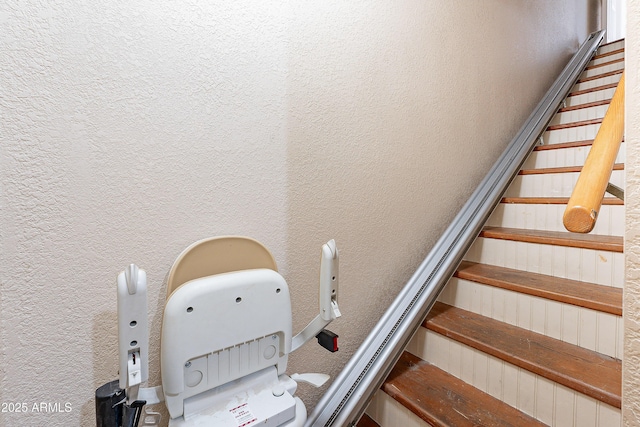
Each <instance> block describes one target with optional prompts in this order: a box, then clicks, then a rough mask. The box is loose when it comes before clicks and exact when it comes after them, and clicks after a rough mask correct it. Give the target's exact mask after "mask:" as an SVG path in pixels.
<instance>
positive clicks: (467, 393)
mask: <svg viewBox="0 0 640 427" xmlns="http://www.w3.org/2000/svg"><path fill="white" fill-rule="evenodd" d="M382 389H383V390H384V392H385V393H387V394H388V395H389V396H391V397H392V398H394V399H395V400H397V401H398V402H399V403H401V404H402V405H404V406H405V407H406V408H408V409H409V410H411V411H412V412H413V413H414V414H416V415H417V416H418V417H420V418H421V419H422V420H424V421H426V422H427V423H429V424H431V425H433V426H437V427H449V426H460V427H466V426H468V427H472V426H502V427H507V426H514V427H515V426H544V425H545V424H542V423H540V422H539V421H537V420H535V419H534V418H532V417H530V416H528V415H526V414H524V413H523V412H520V411H519V410H517V409H515V408H513V407H511V406H509V405H507V404H506V403H504V402H501V401H500V400H498V399H496V398H494V397H492V396H490V395H489V394H487V393H484V392H483V391H481V390H479V389H477V388H475V387H473V386H471V385H469V384H467V383H465V382H464V381H462V380H460V379H458V378H456V377H454V376H453V375H451V374H448V373H446V372H445V371H443V370H441V369H440V368H438V367H436V366H434V365H431V364H430V363H428V362H425V361H424V360H422V359H420V358H419V357H416V356H414V355H413V354H411V353H408V352H404V353H403V354H402V355H401V356H400V360H398V363H397V364H396V366H395V367H394V368H393V370H392V371H391V373H390V374H389V377H388V378H387V380H386V381H385V384H384V385H383V386H382Z"/></svg>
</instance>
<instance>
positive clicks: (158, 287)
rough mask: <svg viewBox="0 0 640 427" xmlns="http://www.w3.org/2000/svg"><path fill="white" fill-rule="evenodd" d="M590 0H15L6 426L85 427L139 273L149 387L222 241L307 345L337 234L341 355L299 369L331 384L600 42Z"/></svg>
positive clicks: (2, 172)
mask: <svg viewBox="0 0 640 427" xmlns="http://www.w3.org/2000/svg"><path fill="white" fill-rule="evenodd" d="M587 3H589V2H585V1H581V0H565V1H562V2H557V1H552V0H545V1H537V2H530V1H526V0H519V1H504V0H502V1H501V0H490V1H489V0H487V1H483V2H479V1H476V2H469V1H468V0H456V1H447V2H442V1H427V2H424V1H416V0H406V1H401V2H398V1H377V2H364V1H352V2H339V1H328V2H290V3H288V2H285V3H279V4H277V5H274V4H273V3H272V2H262V1H258V0H255V1H245V2H224V1H199V0H182V1H179V2H176V1H164V0H163V1H149V0H147V1H144V0H143V1H140V2H128V1H123V0H110V1H97V0H94V1H83V2H81V1H71V0H66V1H63V0H55V1H47V2H44V1H35V0H31V1H24V0H21V1H19V0H5V1H3V2H2V3H1V4H0V52H1V55H0V88H1V89H0V117H1V121H0V245H1V246H0V281H1V282H0V287H1V288H0V298H1V302H0V303H1V307H0V308H1V311H0V316H1V322H2V323H1V332H0V334H1V335H0V342H1V343H2V344H1V354H2V356H1V357H2V359H1V360H0V370H1V378H0V381H1V384H0V402H17V403H22V402H25V403H27V404H28V413H27V414H21V413H1V412H0V425H3V426H4V425H7V426H9V425H54V426H63V425H64V426H73V425H82V426H88V425H92V424H93V419H94V418H93V417H94V410H93V405H94V403H93V399H92V397H93V393H94V390H95V388H96V387H98V386H100V385H101V384H103V383H105V382H107V381H109V380H111V379H114V378H116V375H117V358H116V342H117V336H116V325H115V321H116V311H115V302H116V293H115V277H116V274H117V273H118V272H119V271H120V270H122V269H123V268H124V267H125V266H126V265H127V264H128V263H130V262H135V263H137V264H138V265H140V266H141V267H142V268H144V269H146V270H147V273H148V276H149V282H150V283H149V288H150V290H149V320H150V325H151V336H152V340H151V347H152V348H151V352H152V360H151V365H150V368H151V371H152V375H151V381H150V383H151V385H157V384H158V383H159V373H158V369H159V364H158V336H159V332H160V323H161V316H162V307H163V303H164V301H163V298H164V292H165V286H166V283H165V282H166V275H167V272H168V270H169V268H170V266H171V263H172V262H173V260H174V258H175V257H176V256H177V255H178V253H179V252H180V251H181V250H182V249H183V248H184V247H186V246H187V245H188V244H190V243H191V242H193V241H195V240H197V239H200V238H204V237H208V236H214V235H222V234H244V235H249V236H252V237H254V238H257V239H258V240H260V241H262V242H263V243H265V244H266V245H267V246H268V247H269V248H270V249H271V250H272V251H273V252H274V255H275V257H276V259H277V261H278V263H279V265H280V268H281V271H282V272H283V274H284V275H285V277H286V278H287V280H288V281H289V284H290V286H291V288H292V295H293V307H294V323H295V330H296V331H297V330H299V329H301V328H302V327H303V326H304V325H305V324H306V323H307V322H308V321H309V320H311V318H312V317H313V316H314V313H315V310H316V307H317V277H318V261H319V249H320V245H321V244H322V243H323V242H324V241H326V240H328V239H330V238H335V239H336V241H337V242H338V246H339V248H340V249H341V289H340V293H341V294H340V303H341V308H342V312H343V318H342V319H340V320H339V321H338V322H336V324H335V328H333V329H335V331H336V332H338V333H339V334H340V335H341V341H340V342H341V352H339V353H336V354H329V353H326V352H325V351H324V350H322V349H320V348H319V347H317V346H315V345H309V346H307V347H305V348H303V349H302V350H301V351H300V352H299V353H296V354H294V355H292V357H291V359H290V367H291V369H290V372H296V371H297V372H303V371H307V370H314V371H321V372H328V373H331V374H332V375H335V374H336V373H337V372H338V371H339V369H340V367H341V366H342V365H343V364H344V363H345V362H346V360H347V358H348V357H349V355H350V354H352V353H353V351H354V350H355V349H356V348H357V346H358V344H359V343H360V342H361V341H362V340H363V339H364V337H365V336H366V333H367V331H368V329H369V328H370V327H371V326H372V325H373V324H374V323H375V321H376V320H377V319H378V318H379V316H380V315H381V313H382V311H383V310H384V308H385V307H386V305H387V304H388V303H389V302H390V301H391V300H392V298H393V297H394V296H395V295H396V294H397V292H398V290H399V288H400V287H401V286H402V284H403V283H404V282H405V281H406V280H407V279H408V277H409V276H410V275H411V273H412V272H413V269H414V268H415V267H416V266H417V265H418V263H419V262H420V261H421V259H422V257H423V256H424V255H425V254H426V253H427V252H428V250H429V248H430V246H431V245H432V244H433V243H434V242H435V240H436V239H437V237H438V235H439V233H440V232H441V231H442V230H443V229H444V228H445V226H446V225H447V223H448V221H449V220H450V219H451V218H452V217H453V216H454V215H455V213H456V210H457V209H458V208H459V207H460V206H461V205H462V203H463V202H464V200H465V197H466V196H467V195H468V194H470V192H471V191H472V190H473V188H474V186H475V184H476V183H477V182H478V180H479V179H480V178H481V177H482V176H483V174H484V171H485V170H487V169H488V168H489V166H490V165H491V164H492V162H493V160H494V159H495V158H496V157H497V156H498V154H499V153H500V151H501V150H502V148H503V147H504V146H505V145H506V143H507V142H508V141H509V140H510V138H511V137H512V136H513V134H514V133H515V131H516V130H517V129H518V128H519V127H520V125H521V123H522V121H523V120H524V118H526V116H527V115H528V114H529V113H530V111H531V109H532V107H533V106H534V105H535V103H536V102H537V101H538V99H539V98H540V97H541V95H542V93H543V92H544V91H545V90H546V88H547V87H548V86H549V84H550V83H551V82H552V80H553V78H554V76H555V75H557V73H558V72H559V71H560V69H561V67H562V66H563V65H564V63H565V62H566V61H567V60H568V58H569V55H570V54H571V53H572V52H573V51H574V50H575V49H576V48H577V46H578V44H579V42H580V41H582V39H583V38H584V37H585V36H586V34H587V33H588V32H589V31H590V30H592V29H593V28H591V27H592V24H591V23H592V22H594V21H595V18H594V16H595V15H594V14H593V13H592V12H591V10H590V9H589V7H588V6H587ZM300 393H301V395H302V396H303V397H304V398H305V400H306V401H307V403H308V404H309V406H311V405H312V404H313V403H314V402H315V400H316V399H317V397H318V393H319V392H318V391H316V390H311V389H309V388H308V387H306V386H301V387H300ZM40 402H45V403H54V404H55V403H60V404H62V405H61V406H60V409H61V411H60V412H55V413H38V412H35V411H33V404H34V403H40ZM65 403H69V404H70V408H71V410H70V411H69V412H66V411H65V410H66V407H65V406H64V404H65Z"/></svg>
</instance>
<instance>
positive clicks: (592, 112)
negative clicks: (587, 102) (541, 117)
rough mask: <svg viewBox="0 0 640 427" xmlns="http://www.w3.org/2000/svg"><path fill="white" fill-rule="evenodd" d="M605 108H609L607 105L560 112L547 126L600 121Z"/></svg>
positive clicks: (605, 110)
mask: <svg viewBox="0 0 640 427" xmlns="http://www.w3.org/2000/svg"><path fill="white" fill-rule="evenodd" d="M607 108H609V105H599V106H597V107H589V108H581V109H579V110H573V111H565V112H561V113H558V114H556V115H555V116H554V117H553V120H551V122H550V123H549V125H550V126H554V125H563V124H567V123H573V122H579V121H582V120H593V119H602V118H603V117H604V115H605V113H606V112H607Z"/></svg>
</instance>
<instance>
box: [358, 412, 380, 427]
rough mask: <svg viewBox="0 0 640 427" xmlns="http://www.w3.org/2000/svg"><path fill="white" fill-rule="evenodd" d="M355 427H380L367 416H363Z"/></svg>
mask: <svg viewBox="0 0 640 427" xmlns="http://www.w3.org/2000/svg"><path fill="white" fill-rule="evenodd" d="M356 425H357V426H358V427H380V425H379V424H378V423H377V422H375V421H374V420H373V419H372V418H371V417H370V416H369V415H367V414H364V415H363V416H362V417H361V418H360V420H359V421H358V424H356Z"/></svg>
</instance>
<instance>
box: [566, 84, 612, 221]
mask: <svg viewBox="0 0 640 427" xmlns="http://www.w3.org/2000/svg"><path fill="white" fill-rule="evenodd" d="M623 135H624V72H623V73H622V76H621V77H620V82H619V83H618V87H617V88H616V91H615V93H614V94H613V98H612V99H611V104H610V105H609V109H608V110H607V112H606V114H605V116H604V119H603V120H602V124H601V125H600V129H599V130H598V134H597V135H596V138H595V139H594V141H593V145H592V146H591V150H590V151H589V155H588V156H587V160H586V161H585V163H584V166H583V168H582V172H581V173H580V177H579V178H578V182H577V183H576V186H575V187H574V189H573V193H572V194H571V198H570V199H569V203H568V204H567V208H566V210H565V211H564V216H563V218H562V222H563V223H564V227H565V228H566V229H567V230H569V231H571V232H573V233H588V232H590V231H591V230H593V227H594V226H595V224H596V219H597V218H598V212H600V206H601V205H602V198H603V197H604V194H605V191H606V189H607V184H608V183H609V179H610V178H611V170H612V169H613V165H614V162H615V160H616V157H617V155H618V150H619V149H620V143H621V142H622V138H623Z"/></svg>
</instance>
